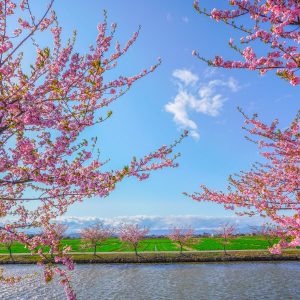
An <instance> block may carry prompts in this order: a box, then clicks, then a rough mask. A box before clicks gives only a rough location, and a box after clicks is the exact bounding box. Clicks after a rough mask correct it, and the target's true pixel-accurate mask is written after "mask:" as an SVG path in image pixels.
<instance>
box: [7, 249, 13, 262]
mask: <svg viewBox="0 0 300 300" xmlns="http://www.w3.org/2000/svg"><path fill="white" fill-rule="evenodd" d="M8 251H9V257H10V259H11V260H14V258H13V256H12V251H11V247H8Z"/></svg>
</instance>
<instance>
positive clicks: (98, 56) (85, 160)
mask: <svg viewBox="0 0 300 300" xmlns="http://www.w3.org/2000/svg"><path fill="white" fill-rule="evenodd" d="M52 6H53V0H50V3H49V6H48V7H47V8H46V9H45V12H44V13H43V14H41V15H40V16H38V15H33V10H32V8H31V5H30V1H29V0H19V1H17V0H16V1H10V0H2V1H0V153H1V154H0V173H1V178H0V198H1V200H0V217H5V220H13V221H4V225H3V226H1V227H0V237H1V240H0V242H1V241H3V240H4V239H5V238H6V237H7V236H9V237H10V238H12V239H13V240H15V241H18V242H19V243H21V244H23V245H24V246H25V247H27V248H28V249H29V250H30V251H31V252H32V254H38V255H39V256H40V257H41V262H40V264H42V265H44V267H45V280H46V281H49V280H51V279H52V278H53V276H54V274H57V275H58V276H59V277H60V278H61V280H60V282H61V284H63V285H64V286H65V290H66V294H67V297H68V298H69V299H75V294H74V292H73V291H72V288H71V285H70V282H69V277H68V275H67V270H72V269H74V265H73V263H72V260H71V259H70V257H69V256H67V255H66V253H67V251H68V250H69V249H70V248H69V247H65V248H63V249H62V250H61V249H60V250H59V251H58V252H57V254H56V255H55V258H54V260H55V262H56V263H61V264H62V265H63V266H65V268H64V267H58V266H57V265H56V264H47V258H46V256H45V254H44V252H43V246H50V247H51V245H52V244H53V239H54V236H55V234H54V233H53V231H51V225H50V224H51V222H53V220H55V218H56V217H57V216H60V215H62V214H64V213H65V212H66V211H67V210H68V208H69V206H70V205H72V204H73V203H75V202H80V201H83V200H84V199H87V198H91V197H94V196H97V197H100V198H101V197H106V196H108V195H109V193H110V192H111V191H113V190H114V189H115V188H116V185H117V183H118V182H120V181H122V180H123V179H124V178H126V177H132V176H133V177H136V178H137V179H138V180H144V179H147V178H148V176H149V172H150V171H153V170H158V169H161V168H164V167H176V166H177V163H176V162H175V161H174V160H175V159H176V158H177V156H178V155H177V154H175V155H173V154H172V152H173V148H174V147H175V146H176V145H177V144H178V143H179V142H180V141H181V140H182V138H183V137H184V136H186V135H187V132H185V133H184V134H183V135H182V136H181V137H180V138H179V139H178V140H177V141H175V142H174V143H173V144H172V145H170V146H162V147H161V148H159V149H158V150H156V151H154V152H152V153H150V154H148V155H146V156H145V157H144V158H141V159H136V158H133V159H132V161H131V162H129V163H128V164H127V165H125V166H124V167H121V168H120V169H119V170H113V171H111V170H108V169H107V167H106V165H107V163H108V161H105V160H104V161H101V160H100V158H99V155H98V156H97V155H93V152H94V151H95V149H96V147H97V146H96V142H97V139H96V138H93V139H91V140H90V141H88V140H86V139H84V137H83V133H84V130H85V129H87V128H91V127H92V126H95V125H98V126H100V125H102V124H104V121H105V120H106V119H108V118H109V117H110V116H111V114H112V112H111V111H110V110H108V109H107V107H108V106H109V105H110V104H111V103H112V102H114V101H115V100H117V99H118V98H119V97H120V96H122V95H123V94H124V93H126V92H127V91H128V90H129V89H130V88H131V87H132V85H133V84H134V83H135V82H136V81H137V80H139V79H141V78H142V77H144V76H146V75H147V74H149V73H151V72H153V71H154V70H155V69H156V67H157V66H158V64H159V63H160V62H158V63H157V64H156V65H154V66H152V67H150V68H149V69H145V70H142V71H141V72H139V73H138V74H136V75H129V76H124V75H120V76H118V77H115V78H114V79H112V76H111V74H110V73H109V72H110V71H111V70H113V69H115V68H116V67H117V63H118V61H119V59H120V58H121V57H123V56H124V55H125V54H126V52H127V51H128V50H129V49H130V47H131V46H132V44H133V43H134V42H135V41H136V39H137V37H138V35H139V31H137V32H135V33H134V34H133V36H132V38H130V39H129V40H128V42H127V43H126V44H125V45H124V46H122V45H121V44H120V43H118V42H115V43H114V35H115V32H116V27H117V26H116V24H112V25H111V26H109V25H108V23H107V18H106V14H105V18H104V22H103V23H101V24H99V25H98V27H97V28H98V35H97V37H96V41H95V43H94V45H92V46H90V48H89V51H88V52H87V53H83V54H81V53H78V52H76V51H75V50H74V45H75V40H76V33H74V36H73V37H71V38H70V39H69V40H68V41H67V42H66V43H65V42H64V41H63V40H62V37H61V36H62V28H61V27H60V25H59V23H58V19H57V16H56V14H55V12H54V11H53V10H52ZM16 20H17V23H16ZM37 33H38V36H40V35H41V34H45V35H46V36H49V34H51V35H52V37H53V45H52V46H51V43H49V46H46V47H41V46H39V44H38V41H37V40H35V36H36V34H37ZM32 41H33V42H32ZM31 42H32V45H31V46H32V50H33V53H35V58H34V60H33V62H32V64H31V65H30V68H29V65H28V63H27V62H28V60H25V59H23V56H24V55H23V52H22V51H23V49H24V48H23V47H24V45H28V47H30V43H31ZM113 43H114V47H113ZM27 49H28V48H27ZM27 66H28V67H27ZM108 78H109V79H108ZM10 217H12V218H10ZM41 227H43V228H48V229H47V231H46V232H47V234H43V235H38V236H34V237H30V236H29V235H28V234H26V231H25V230H27V229H29V228H31V229H32V228H41ZM0 279H1V280H2V279H3V276H0ZM3 281H5V280H4V279H3Z"/></svg>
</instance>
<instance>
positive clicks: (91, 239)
mask: <svg viewBox="0 0 300 300" xmlns="http://www.w3.org/2000/svg"><path fill="white" fill-rule="evenodd" d="M112 234H113V231H112V229H111V228H108V227H107V226H105V225H104V224H103V222H98V223H96V224H94V225H93V226H91V227H88V228H84V229H82V230H81V232H80V236H81V238H82V242H83V245H84V246H85V247H88V248H91V247H92V248H93V249H94V255H96V252H97V246H99V245H101V244H103V243H104V242H105V241H106V240H107V239H108V238H109V237H111V236H112Z"/></svg>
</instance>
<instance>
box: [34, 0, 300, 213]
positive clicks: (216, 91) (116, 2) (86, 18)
mask: <svg viewBox="0 0 300 300" xmlns="http://www.w3.org/2000/svg"><path fill="white" fill-rule="evenodd" d="M202 2H203V1H202ZM204 2H205V1H204ZM218 2H219V1H207V3H209V5H210V7H214V6H217V5H218ZM38 5H40V3H39V4H38ZM36 9H39V7H36ZM103 9H106V10H107V11H108V20H109V22H111V23H112V22H116V23H118V30H117V33H116V39H117V40H119V41H120V42H123V43H124V42H125V41H126V40H127V39H128V38H129V37H130V36H131V34H132V33H133V32H134V31H135V30H136V29H137V28H138V26H139V25H141V26H142V30H141V34H140V36H139V38H138V40H137V42H136V43H135V45H134V46H133V47H132V48H131V49H130V51H129V52H128V54H127V55H126V56H125V57H123V58H122V60H121V61H120V67H119V68H118V71H116V73H115V75H119V74H128V75H130V74H132V75H133V74H135V73H137V72H139V71H140V70H142V69H143V68H144V67H149V66H151V65H153V64H154V63H155V62H156V61H157V58H158V57H161V58H162V60H163V63H162V65H161V66H160V67H159V68H158V69H157V71H155V72H154V73H152V74H151V75H150V76H148V77H146V78H144V79H142V80H140V81H139V82H137V83H136V84H135V85H134V86H133V87H132V89H131V90H130V91H129V92H128V93H127V94H126V95H125V96H123V97H121V98H120V99H119V101H117V102H116V103H114V104H113V105H112V106H111V109H112V110H113V116H112V118H111V119H110V120H109V121H107V122H105V123H104V124H103V125H101V126H98V127H93V128H92V129H89V130H88V131H87V132H86V136H87V137H90V136H98V140H99V147H100V150H101V155H102V159H103V160H106V159H108V158H110V159H111V161H110V165H109V167H110V168H111V169H114V168H121V167H123V166H124V165H125V164H126V163H128V162H130V160H131V158H132V157H133V156H137V157H142V156H143V155H145V154H147V153H149V152H151V151H152V150H154V149H156V148H158V147H159V146H161V145H163V144H169V143H172V141H173V140H174V139H176V138H178V136H179V135H180V133H181V131H182V130H183V129H184V128H186V126H187V124H192V127H194V129H192V132H193V135H194V138H193V137H189V138H188V139H186V140H185V141H184V142H183V143H182V144H181V145H180V146H179V147H178V151H179V152H181V154H182V156H181V157H180V158H179V159H178V162H179V163H180V166H179V168H177V169H166V170H163V171H160V172H155V173H153V174H152V175H151V177H150V179H149V180H147V181H144V182H137V180H135V179H128V180H125V181H124V182H122V183H121V184H119V186H118V188H117V189H116V190H115V191H114V192H113V193H112V194H111V195H110V196H109V197H107V198H105V199H92V200H86V201H85V202H84V203H80V204H76V205H74V206H73V207H71V208H70V210H69V212H68V214H67V215H69V216H78V217H83V216H92V217H105V218H109V217H116V216H134V215H159V216H169V215H197V216H214V217H222V216H228V215H232V213H229V212H227V211H225V210H224V209H223V208H222V207H221V206H219V205H214V204H211V203H196V202H193V201H192V200H190V199H188V198H186V197H184V196H183V195H182V192H184V191H186V192H193V191H197V190H199V185H200V184H206V185H207V186H209V187H211V188H215V189H218V190H221V189H224V188H225V186H226V179H227V177H228V176H229V175H230V174H232V173H235V172H238V171H239V170H246V169H248V168H249V167H250V164H251V163H252V162H254V161H255V160H257V159H258V157H259V156H258V152H257V149H256V146H255V145H254V144H251V143H249V142H248V141H246V140H245V139H244V134H245V132H243V131H242V130H241V126H242V123H243V117H242V116H241V114H240V113H239V112H238V111H237V107H238V106H240V107H242V108H243V110H244V111H245V112H246V113H248V114H252V113H258V114H259V115H260V116H261V117H262V118H263V119H264V120H265V121H267V122H270V121H271V120H273V119H274V118H279V119H280V121H281V124H282V127H284V126H286V125H287V124H288V123H289V121H290V120H292V118H293V117H294V116H295V113H296V110H297V109H298V108H299V105H298V101H299V100H298V98H297V96H298V91H299V88H297V87H296V88H295V87H291V86H290V85H289V84H288V83H286V82H284V81H282V80H280V79H279V78H276V77H275V76H274V74H268V75H266V76H264V77H261V76H259V75H258V74H257V73H255V72H248V71H242V70H216V69H210V68H208V67H207V66H206V65H205V64H204V63H203V62H201V61H199V60H197V59H196V58H195V57H193V56H192V54H191V53H192V50H194V49H196V50H197V51H198V52H199V53H200V54H201V55H202V56H205V57H212V56H214V55H216V54H223V56H224V57H226V58H234V57H235V56H234V55H235V54H234V53H233V52H232V51H231V49H230V48H229V47H228V40H229V38H230V37H231V36H233V37H237V33H235V32H231V30H230V29H229V28H227V27H225V26H224V25H222V24H217V23H215V22H213V21H212V20H210V19H208V18H206V17H204V16H200V15H198V14H197V12H196V11H195V10H194V9H193V0H186V1H181V0H164V1H161V0H152V1H144V0H140V1H137V0H128V1H122V0H101V1H96V0H89V1H85V2H83V1H80V0H73V1H56V4H55V10H56V12H57V14H58V17H59V21H60V23H61V25H62V26H63V28H64V30H65V31H64V34H65V37H67V36H69V35H71V33H72V30H73V29H77V32H78V35H77V43H76V48H77V50H79V51H81V52H84V51H86V49H87V47H88V45H89V44H91V43H93V41H94V39H95V37H96V34H97V30H96V26H97V24H98V23H99V22H100V21H101V20H102V19H103V14H102V11H103ZM184 97H185V98H184ZM213 97H215V98H214V101H215V102H214V105H212V101H213ZM175 100H176V101H175ZM184 112H185V113H186V115H185V116H184V117H182V114H183V113H184ZM174 117H175V118H177V122H176V120H174ZM178 120H179V121H178ZM189 129H191V128H189Z"/></svg>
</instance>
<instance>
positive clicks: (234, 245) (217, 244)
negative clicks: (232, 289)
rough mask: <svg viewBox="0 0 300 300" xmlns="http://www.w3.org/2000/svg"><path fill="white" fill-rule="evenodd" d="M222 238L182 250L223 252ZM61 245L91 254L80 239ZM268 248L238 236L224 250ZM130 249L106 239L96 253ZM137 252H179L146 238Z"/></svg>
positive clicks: (163, 242) (199, 240)
mask: <svg viewBox="0 0 300 300" xmlns="http://www.w3.org/2000/svg"><path fill="white" fill-rule="evenodd" d="M222 241H223V239H222V238H208V237H205V238H204V237H203V238H195V239H194V240H193V242H192V243H191V244H190V245H188V247H185V248H184V250H185V251H188V250H198V251H207V250H223V244H222ZM61 244H62V245H70V246H72V251H73V252H93V249H83V248H82V243H81V240H80V239H64V240H62V242H61ZM268 247H269V245H268V242H267V240H266V239H265V238H264V237H260V236H239V237H236V238H234V239H230V240H229V243H228V245H227V246H226V248H227V249H228V250H258V249H267V248H268ZM129 251H132V249H131V248H130V247H128V246H127V245H124V244H122V243H121V242H120V241H119V239H117V238H110V239H108V240H107V241H106V242H105V243H103V245H100V246H98V247H97V252H129ZM138 251H140V252H143V251H179V246H178V245H177V244H176V243H174V242H172V241H170V240H169V239H167V238H148V239H145V240H143V241H141V243H140V246H139V249H138ZM12 252H13V253H16V254H17V253H29V251H28V250H27V249H26V248H24V247H23V246H22V245H20V244H18V243H16V244H14V245H13V247H12ZM1 253H8V251H7V249H6V248H5V247H4V246H3V245H1V244H0V254H1Z"/></svg>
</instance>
